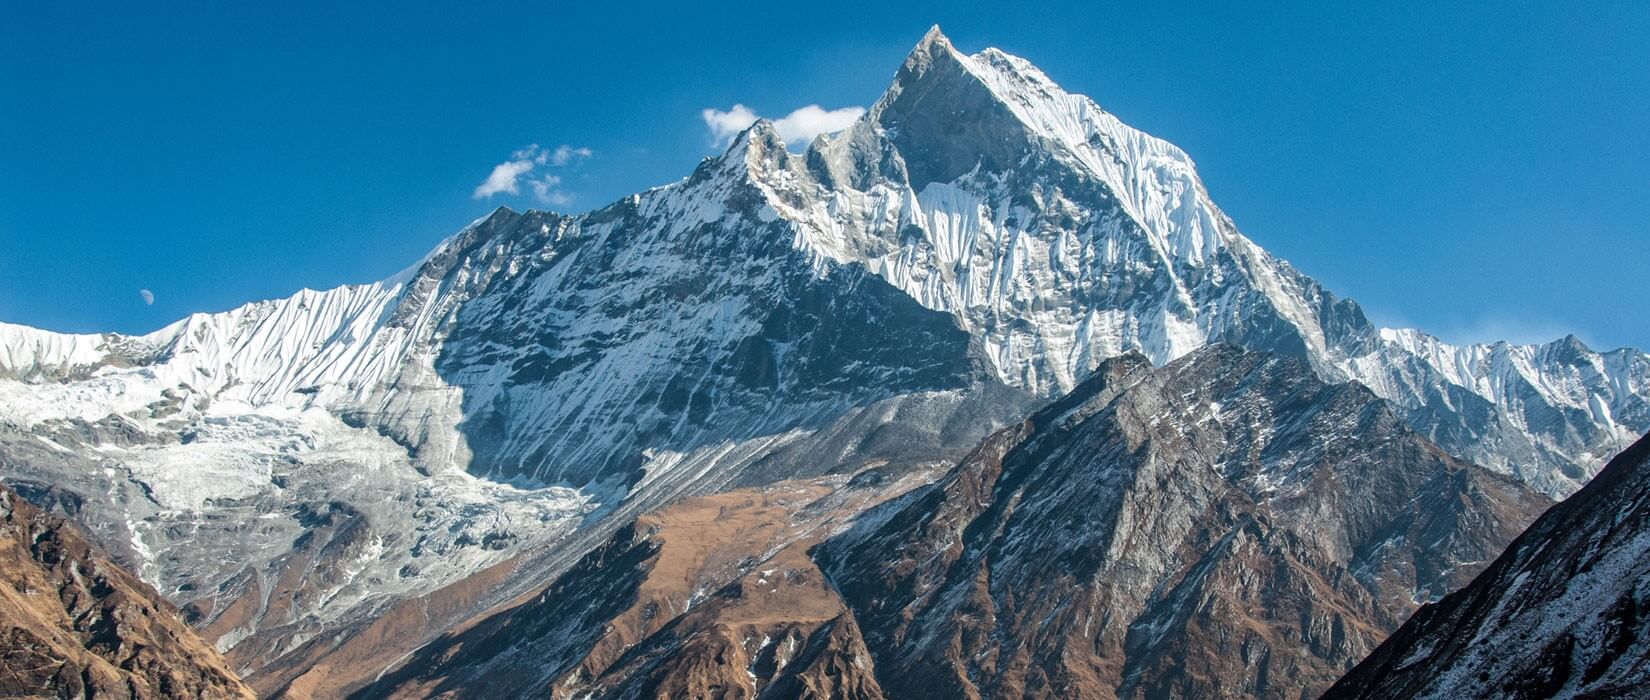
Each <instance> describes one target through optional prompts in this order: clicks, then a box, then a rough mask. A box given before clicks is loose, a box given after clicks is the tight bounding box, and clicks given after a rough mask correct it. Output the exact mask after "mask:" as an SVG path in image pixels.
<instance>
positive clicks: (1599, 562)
mask: <svg viewBox="0 0 1650 700" xmlns="http://www.w3.org/2000/svg"><path fill="white" fill-rule="evenodd" d="M1647 611H1650V436H1647V437H1645V438H1643V439H1641V440H1639V441H1638V443H1637V444H1635V445H1633V446H1632V447H1631V448H1628V449H1627V451H1625V452H1622V453H1621V454H1620V455H1618V456H1617V457H1616V458H1615V459H1613V460H1611V461H1610V463H1609V465H1607V466H1606V467H1605V468H1604V470H1603V471H1601V472H1599V474H1598V476H1597V477H1594V479H1593V481H1592V483H1589V484H1588V485H1587V486H1586V487H1585V488H1583V489H1582V490H1581V491H1579V492H1577V493H1576V494H1575V495H1574V496H1571V497H1570V498H1568V499H1566V500H1565V501H1564V502H1563V503H1560V504H1558V505H1556V506H1553V508H1552V509H1551V510H1549V511H1547V513H1546V514H1545V515H1543V516H1541V519H1540V520H1537V521H1536V522H1535V524H1534V525H1531V526H1530V529H1528V530H1526V531H1524V534H1522V535H1519V537H1518V539H1517V540H1514V541H1513V543H1512V545H1511V546H1509V547H1507V550H1506V552H1504V553H1502V555H1501V556H1500V557H1499V558H1497V559H1496V560H1495V563H1494V564H1491V565H1490V567H1489V568H1488V569H1485V570H1484V572H1483V573H1482V574H1479V576H1478V577H1477V578H1475V579H1473V581H1472V583H1471V584H1469V585H1467V586H1466V587H1465V588H1463V589H1461V590H1459V591H1456V592H1454V593H1451V594H1450V595H1448V596H1446V597H1445V598H1444V599H1443V600H1440V601H1438V602H1436V603H1434V604H1431V605H1427V606H1425V607H1423V608H1421V609H1420V610H1419V611H1417V612H1416V613H1415V615H1414V616H1412V617H1411V618H1410V619H1409V621H1408V622H1405V623H1404V626H1403V627H1402V628H1400V629H1399V630H1398V631H1397V632H1396V633H1394V634H1393V635H1392V636H1391V637H1390V638H1388V639H1387V640H1386V641H1385V642H1383V643H1382V644H1381V646H1380V647H1378V648H1377V649H1376V650H1375V652H1374V653H1373V654H1370V655H1369V658H1367V659H1364V660H1363V662H1361V663H1359V664H1358V666H1357V667H1356V668H1354V669H1352V671H1351V672H1350V673H1348V674H1346V677H1345V678H1342V679H1341V680H1340V681H1339V682H1337V683H1336V684H1335V686H1334V687H1333V688H1331V689H1330V690H1329V692H1328V693H1325V694H1324V696H1323V697H1324V698H1325V700H1340V699H1343V698H1370V699H1373V698H1382V699H1388V700H1398V699H1403V698H1450V699H1452V700H1454V699H1457V698H1459V699H1468V698H1507V699H1509V700H1524V699H1529V700H1535V699H1536V698H1646V697H1650V615H1647V614H1646V612H1647Z"/></svg>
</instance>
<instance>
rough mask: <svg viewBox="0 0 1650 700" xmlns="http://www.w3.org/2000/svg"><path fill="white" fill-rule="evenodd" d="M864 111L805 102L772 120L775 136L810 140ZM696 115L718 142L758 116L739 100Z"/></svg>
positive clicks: (847, 123) (723, 142) (790, 141)
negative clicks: (721, 107)
mask: <svg viewBox="0 0 1650 700" xmlns="http://www.w3.org/2000/svg"><path fill="white" fill-rule="evenodd" d="M864 114H865V108H864V107H843V108H841V109H830V110H828V109H825V108H823V107H820V106H819V105H808V106H806V107H802V108H800V109H797V110H795V111H793V112H791V113H790V114H787V115H785V116H783V117H780V118H778V119H775V120H773V127H774V130H775V131H777V132H779V138H781V139H784V140H785V143H787V144H789V145H793V146H794V145H797V144H803V143H807V142H809V141H812V140H813V139H814V137H815V136H818V135H820V134H826V133H830V132H833V131H841V130H843V129H846V128H848V127H849V126H851V125H852V124H853V123H854V120H856V119H859V118H860V116H862V115H864ZM699 116H700V117H701V118H703V119H704V120H705V126H706V127H708V128H709V129H710V136H711V139H712V141H714V142H715V143H716V145H718V146H726V145H728V144H729V143H732V142H733V137H735V136H738V135H739V132H741V131H744V130H745V129H746V128H748V127H750V125H751V124H755V123H756V120H757V119H759V118H760V117H759V116H757V114H756V112H755V111H754V110H752V109H751V108H749V107H746V106H745V105H742V104H736V105H734V106H733V109H730V110H728V111H726V112H724V111H722V110H719V109H707V110H704V111H702V112H700V113H699Z"/></svg>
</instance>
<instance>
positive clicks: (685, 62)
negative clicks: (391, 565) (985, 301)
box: [0, 2, 1650, 347]
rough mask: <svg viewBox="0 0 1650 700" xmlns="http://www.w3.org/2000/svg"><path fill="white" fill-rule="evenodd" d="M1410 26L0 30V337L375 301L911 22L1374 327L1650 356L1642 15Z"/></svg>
mask: <svg viewBox="0 0 1650 700" xmlns="http://www.w3.org/2000/svg"><path fill="white" fill-rule="evenodd" d="M343 4H345V3H339V4H337V5H343ZM1430 4H1433V3H1425V4H1423V3H1416V4H1396V5H1393V6H1390V7H1388V6H1384V5H1382V6H1377V5H1373V4H1371V5H1367V6H1365V7H1361V8H1358V9H1351V10H1349V9H1333V8H1325V7H1319V6H1318V4H1317V3H1299V4H1294V5H1291V4H1285V3H1279V4H1272V6H1271V7H1269V8H1267V9H1261V10H1256V9H1239V8H1232V7H1226V6H1224V5H1225V4H1210V5H1209V6H1207V7H1196V6H1187V5H1177V6H1174V7H1159V6H1157V5H1156V4H1148V3H1140V4H1105V5H1101V4H1099V3H1070V4H1042V5H1024V6H1022V5H1021V4H1012V5H1011V4H1007V3H989V4H982V3H963V2H945V3H939V2H934V3H923V2H912V3H899V4H898V6H895V4H894V3H885V2H878V3H854V2H837V3H832V4H830V5H828V6H826V5H811V4H787V3H771V2H769V3H749V4H743V3H732V2H723V3H716V4H713V5H710V6H705V7H700V6H697V5H691V4H688V3H671V4H667V5H662V6H659V7H647V6H639V5H624V4H620V3H577V4H571V3H520V4H516V3H472V4H468V5H467V6H464V7H454V8H441V9H438V8H434V7H420V6H416V5H415V6H404V5H382V6H370V5H367V4H355V5H354V6H353V7H339V6H335V5H334V4H319V3H317V4H305V3H297V2H294V3H279V4H277V5H278V7H271V8H263V9H248V8H246V7H237V6H231V7H222V6H216V5H208V4H205V3H202V4H201V5H200V6H198V7H184V5H185V4H184V3H178V4H176V5H174V6H172V7H171V9H163V10H154V9H144V10H137V9H134V8H131V7H128V6H127V4H115V3H110V4H109V5H108V6H106V7H93V6H89V5H86V4H80V3H73V4H71V3H5V4H4V6H3V7H0V320H5V321H10V322H17V323H26V324H30V325H37V326H42V327H45V328H51V329H54V330H64V331H97V330H116V331H125V332H140V331H147V330H152V329H153V328H156V327H159V326H161V325H163V324H165V323H167V322H170V321H171V320H174V319H176V318H179V317H181V316H183V315H185V314H187V313H189V312H192V311H215V310H222V309H226V308H230V307H233V306H236V305H238V304H241V303H244V302H247V301H251V300H255V299H262V298H271V297H277V296H284V295H287V294H290V293H291V292H293V291H295V290H297V289H299V288H302V287H310V288H327V287H331V286H335V285H338V284H342V283H348V282H364V281H370V280H373V279H378V278H382V277H385V276H387V275H390V274H393V273H395V272H396V271H398V270H400V269H401V268H403V267H405V266H407V265H408V264H410V263H412V262H414V261H415V260H416V259H418V258H419V257H420V256H421V255H423V253H424V252H426V251H427V250H428V249H429V248H430V247H431V246H433V245H434V244H435V243H436V242H437V241H439V240H440V239H441V238H443V237H444V236H446V235H448V234H450V233H452V232H453V231H455V230H457V229H458V228H460V227H462V226H463V225H464V224H465V223H468V222H469V221H470V220H472V219H474V218H476V217H478V216H480V215H482V214H484V213H485V212H487V211H488V210H490V209H491V208H492V207H494V206H496V205H498V204H506V205H509V206H511V207H514V208H518V209H519V208H524V207H548V208H556V209H561V210H572V211H577V210H584V209H588V208H592V207H595V206H599V205H601V204H603V203H605V202H607V201H610V200H612V199H615V198H617V197H620V196H622V195H624V194H626V193H629V192H632V191H635V190H638V189H642V188H645V187H649V186H653V185H657V184H662V183H665V182H669V181H672V180H675V179H677V178H679V177H682V176H684V175H686V174H687V173H688V172H689V171H690V170H691V169H692V167H693V166H694V164H695V163H696V162H697V161H698V159H699V158H701V157H703V156H705V155H707V154H710V153H711V152H713V151H714V150H715V147H714V137H713V135H712V134H711V132H710V131H709V129H707V124H706V121H705V120H704V118H703V112H704V110H706V109H715V110H721V111H723V112H727V111H731V110H732V109H733V107H734V105H736V104H737V105H744V106H746V108H748V109H749V110H752V111H753V112H755V113H760V114H762V115H764V116H770V117H774V118H779V117H783V116H785V115H787V114H790V113H791V112H792V111H793V110H796V109H797V108H801V107H805V106H808V105H817V106H818V107H820V108H821V110H822V111H825V112H828V111H830V110H838V109H844V108H851V107H855V106H865V105H868V104H870V103H871V102H872V101H873V100H875V99H876V97H877V95H878V94H880V92H881V91H882V89H883V88H884V87H886V84H887V82H888V80H889V78H890V77H891V76H892V75H893V72H894V71H895V69H896V68H897V67H898V65H899V62H900V60H901V58H902V57H903V56H904V54H905V52H906V51H907V50H908V49H909V48H910V46H911V45H912V44H914V43H915V42H916V41H917V39H918V38H919V37H920V36H921V35H922V33H923V32H924V31H925V30H926V29H927V28H928V26H929V25H931V24H934V23H939V24H940V25H941V26H942V27H943V28H944V30H945V31H946V33H947V34H948V35H949V36H950V37H951V38H952V40H953V41H954V42H955V43H956V44H957V45H958V46H959V47H960V48H962V49H964V50H968V51H975V50H978V49H980V48H983V47H985V46H998V47H1000V48H1002V49H1004V50H1006V51H1009V52H1011V53H1015V54H1019V55H1021V56H1024V57H1026V58H1028V59H1030V60H1031V61H1032V62H1034V63H1036V64H1037V65H1039V66H1040V67H1041V68H1043V69H1044V71H1046V72H1047V73H1048V74H1049V75H1050V76H1051V77H1052V78H1054V79H1055V80H1056V81H1058V82H1060V83H1061V84H1062V85H1063V86H1064V87H1066V88H1067V89H1069V90H1072V91H1075V92H1081V93H1085V94H1088V95H1090V96H1092V97H1094V98H1095V99H1096V100H1097V101H1098V102H1099V103H1100V104H1101V106H1103V107H1105V108H1106V109H1108V110H1110V111H1111V112H1113V113H1115V114H1117V115H1118V116H1119V117H1120V118H1122V119H1123V120H1124V121H1125V122H1128V123H1130V124H1132V125H1134V126H1136V127H1138V128H1141V129H1144V130H1146V131H1148V132H1150V133H1153V134H1156V135H1158V136H1161V137H1163V138H1166V139H1168V140H1170V141H1173V142H1175V143H1177V144H1178V145H1180V146H1181V147H1182V148H1184V149H1186V151H1187V152H1189V153H1190V154H1191V155H1192V157H1193V158H1195V159H1196V160H1197V162H1198V164H1199V169H1200V172H1201V174H1202V176H1203V178H1204V180H1205V182H1206V183H1207V185H1208V187H1209V189H1210V191H1211V193H1212V194H1213V196H1214V198H1215V200H1216V201H1217V202H1218V203H1220V205H1221V206H1222V207H1223V208H1224V209H1225V210H1226V211H1227V213H1229V214H1230V215H1232V217H1233V218H1234V219H1235V220H1236V221H1237V223H1238V226H1239V227H1240V228H1241V229H1242V230H1243V231H1244V232H1245V233H1246V234H1247V235H1248V236H1249V237H1251V238H1253V239H1255V240H1256V241H1258V242H1259V243H1260V244H1261V245H1263V246H1265V247H1267V248H1268V249H1270V250H1271V251H1273V252H1274V253H1276V254H1277V255H1279V256H1281V257H1283V258H1285V259H1288V260H1290V261H1291V262H1293V263H1295V265H1296V266H1297V267H1299V268H1301V269H1302V270H1304V271H1306V272H1307V273H1309V274H1311V275H1314V276H1316V277H1318V278H1319V279H1320V280H1322V281H1323V282H1324V283H1325V284H1327V285H1328V286H1329V287H1330V288H1332V289H1334V290H1335V291H1337V292H1338V293H1341V294H1343V295H1348V296H1352V297H1354V298H1356V299H1358V300H1359V301H1360V302H1361V303H1363V304H1364V305H1365V307H1366V308H1367V309H1369V310H1370V311H1371V313H1372V315H1373V316H1374V317H1375V319H1376V320H1377V321H1379V322H1383V323H1387V324H1404V325H1413V326H1417V327H1420V328H1423V329H1426V330H1429V331H1432V332H1434V333H1438V334H1440V335H1442V336H1444V337H1446V338H1448V339H1451V340H1485V339H1490V338H1492V337H1500V336H1510V337H1512V338H1513V339H1516V340H1525V341H1527V340H1538V339H1545V338H1549V337H1556V336H1557V335H1560V334H1562V333H1564V332H1570V331H1573V332H1576V333H1577V334H1578V335H1580V336H1581V337H1582V338H1583V339H1584V340H1586V341H1587V342H1589V343H1590V344H1592V345H1594V346H1595V347H1614V346H1617V345H1624V344H1626V345H1636V346H1639V347H1650V88H1647V87H1646V82H1645V81H1646V76H1650V41H1646V40H1645V37H1647V36H1650V3H1642V2H1619V3H1609V2H1600V3H1590V4H1589V5H1590V7H1559V6H1558V5H1560V3H1494V4H1493V5H1496V6H1495V7H1491V6H1490V5H1492V4H1491V3H1442V4H1449V5H1459V6H1460V7H1454V8H1438V7H1429V6H1428V5H1430ZM221 5H250V3H236V4H227V3H226V4H221ZM1479 5H1482V6H1483V7H1478V6H1479ZM807 116H808V115H807V114H804V115H799V117H798V119H799V120H800V122H799V123H804V122H810V121H812V122H817V121H818V120H819V119H826V118H828V116H829V115H827V116H826V117H820V115H818V114H814V115H812V116H813V117H815V118H814V119H811V120H810V119H804V118H803V117H807ZM803 125H804V126H806V124H805V123H804V124H803ZM799 128H800V127H799ZM534 144H536V145H537V146H538V149H537V150H528V149H529V147H530V146H532V145H534ZM564 145H565V146H567V147H568V148H567V149H561V148H560V147H561V146H564ZM518 154H519V155H520V156H521V157H516V156H517V155H518ZM522 160H525V161H526V162H529V163H531V164H532V166H533V167H532V169H531V170H528V171H527V172H525V173H523V174H522V177H521V178H520V179H518V180H517V181H516V193H515V194H511V193H510V192H509V191H508V190H507V189H501V190H499V191H496V192H493V193H492V194H491V195H490V196H483V197H480V198H478V197H477V194H478V188H480V187H481V186H482V185H483V184H484V182H486V181H487V180H488V179H489V176H490V175H492V174H493V171H494V168H495V167H496V166H498V165H500V164H502V163H507V162H512V161H514V162H521V161H522ZM535 182H536V183H539V185H538V186H535V185H534V184H533V183H535ZM495 184H503V183H502V181H495ZM139 290H150V291H151V293H152V301H153V303H152V304H147V303H145V301H146V300H145V299H144V298H143V297H142V296H140V292H139Z"/></svg>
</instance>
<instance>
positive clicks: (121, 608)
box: [0, 486, 253, 698]
mask: <svg viewBox="0 0 1650 700" xmlns="http://www.w3.org/2000/svg"><path fill="white" fill-rule="evenodd" d="M0 697H8V698H9V697H44V698H251V697H253V695H252V691H251V690H250V689H248V688H247V687H246V686H245V685H244V684H242V683H241V681H240V679H238V678H236V676H235V674H234V673H233V672H231V671H230V670H229V667H228V665H227V664H226V663H225V662H224V659H223V657H222V656H220V655H219V654H218V652H217V650H216V649H214V648H213V647H212V646H211V645H210V644H207V643H206V642H205V641H203V640H201V638H200V637H198V636H197V635H196V634H195V632H194V631H193V630H191V629H190V628H189V626H188V625H187V624H185V623H184V622H183V619H182V617H181V615H180V613H179V611H178V610H177V609H176V608H174V607H172V605H171V604H169V603H167V602H166V601H165V599H163V598H161V596H160V595H159V594H158V593H156V592H155V590H154V589H153V588H150V587H149V585H148V584H145V583H144V582H142V581H141V580H139V579H138V578H137V577H135V576H133V575H132V574H130V573H128V572H126V571H125V570H124V569H122V568H121V567H120V566H119V565H117V564H115V563H114V562H113V561H111V560H110V559H109V557H108V556H107V555H106V554H105V553H104V552H103V551H102V550H100V549H98V548H97V547H96V546H94V545H93V544H91V542H90V541H88V540H87V539H86V538H85V537H84V536H83V535H82V534H81V532H80V531H79V529H78V528H76V527H75V526H74V525H72V524H70V523H68V522H67V521H65V520H63V519H62V518H59V517H57V516H55V515H52V514H49V513H45V512H42V511H41V510H40V509H39V508H36V507H35V506H33V505H31V504H29V503H28V502H27V501H24V500H23V499H22V498H21V497H19V496H18V495H17V493H16V492H14V491H12V490H11V489H9V488H7V487H5V486H0Z"/></svg>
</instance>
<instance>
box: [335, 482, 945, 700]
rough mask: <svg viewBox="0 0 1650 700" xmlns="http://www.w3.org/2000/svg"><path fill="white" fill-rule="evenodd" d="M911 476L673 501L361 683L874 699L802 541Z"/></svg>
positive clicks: (503, 692) (406, 688)
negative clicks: (523, 597)
mask: <svg viewBox="0 0 1650 700" xmlns="http://www.w3.org/2000/svg"><path fill="white" fill-rule="evenodd" d="M922 481H923V477H922V476H921V475H920V474H917V475H912V476H907V477H905V478H902V479H899V480H895V481H892V482H890V481H889V480H887V479H886V477H884V476H883V475H882V474H881V473H880V472H879V471H878V470H876V469H871V470H867V471H863V472H861V473H860V474H859V475H858V476H857V477H855V478H854V479H852V480H845V479H843V478H842V477H830V478H823V479H816V480H811V481H804V482H782V483H779V484H774V485H771V486H766V487H761V488H751V489H740V490H736V491H731V492H727V493H723V494H718V495H714V496H707V497H701V498H693V499H687V500H684V501H682V502H680V503H677V504H675V505H671V506H668V507H666V508H663V509H661V510H659V511H656V512H654V513H650V514H648V515H646V516H643V517H641V518H639V519H638V520H637V521H636V522H635V523H633V524H632V525H630V526H628V527H626V528H624V529H623V530H621V531H620V532H619V533H618V534H616V535H615V536H614V537H612V538H611V539H610V540H608V542H607V543H606V544H605V545H604V546H602V547H601V548H599V549H597V550H596V551H595V552H592V553H591V554H590V555H588V556H587V557H585V559H584V560H583V561H581V562H580V563H579V564H578V565H577V566H575V567H574V568H573V569H572V570H571V571H569V572H568V573H566V574H564V575H562V576H561V577H559V578H558V579H557V580H556V581H555V582H554V583H553V584H552V585H551V586H550V587H549V588H547V589H546V590H545V591H544V592H542V593H540V594H539V595H537V596H535V597H534V598H532V599H531V600H529V601H525V602H523V603H522V604H520V605H517V606H515V607H512V608H510V609H507V610H504V611H501V612H498V613H495V614H492V615H490V616H487V617H485V618H484V619H481V620H477V621H474V622H473V623H472V624H470V625H467V626H465V627H464V628H462V629H459V630H456V631H454V632H453V633H452V634H449V635H448V636H446V637H444V638H442V639H440V640H437V641H436V642H435V643H432V644H431V645H429V646H428V647H426V648H424V649H420V650H419V651H418V653H416V654H414V655H413V656H412V657H410V658H409V659H407V660H406V661H405V662H404V663H403V664H401V665H400V667H399V668H397V669H396V670H394V671H393V672H391V673H389V674H387V675H386V676H385V677H384V678H382V679H381V680H380V681H379V682H378V683H377V684H375V685H373V686H372V687H369V688H367V689H365V690H363V691H361V692H359V693H357V694H356V697H363V698H365V697H398V698H414V697H451V698H493V697H517V696H535V697H542V696H550V697H574V696H584V695H587V694H588V695H591V696H595V697H727V698H753V697H759V696H760V697H821V698H824V697H838V698H864V699H867V700H869V699H874V698H881V697H882V694H881V691H880V688H879V687H878V685H877V683H876V680H875V677H874V675H873V674H872V669H871V665H870V655H869V652H868V651H867V650H866V648H865V646H864V641H863V639H862V637H861V635H860V634H859V630H858V626H857V624H856V622H855V621H854V619H853V616H852V614H851V613H849V612H848V610H847V608H846V607H845V606H844V605H843V604H842V602H841V600H840V598H838V597H837V596H836V594H835V592H834V591H833V590H832V589H831V587H830V585H829V582H828V581H827V580H826V579H825V577H824V575H823V573H822V572H821V571H820V570H819V569H818V567H817V566H816V565H815V564H814V562H813V561H812V560H811V559H810V558H809V556H808V553H807V552H808V549H809V548H810V547H812V546H813V545H814V544H816V543H818V542H819V541H820V540H821V539H822V538H824V537H826V536H828V535H829V534H830V533H831V532H832V531H834V530H835V529H838V528H840V527H842V526H843V525H844V524H845V523H846V522H847V521H848V520H850V519H851V518H852V517H853V516H854V515H855V514H857V513H859V512H861V511H863V510H865V509H866V508H868V507H870V506H872V505H874V504H876V503H879V502H881V501H882V500H884V499H887V498H890V497H893V496H895V495H898V494H900V493H903V492H905V491H906V490H909V489H910V488H912V487H914V486H916V485H918V484H920V483H922Z"/></svg>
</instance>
